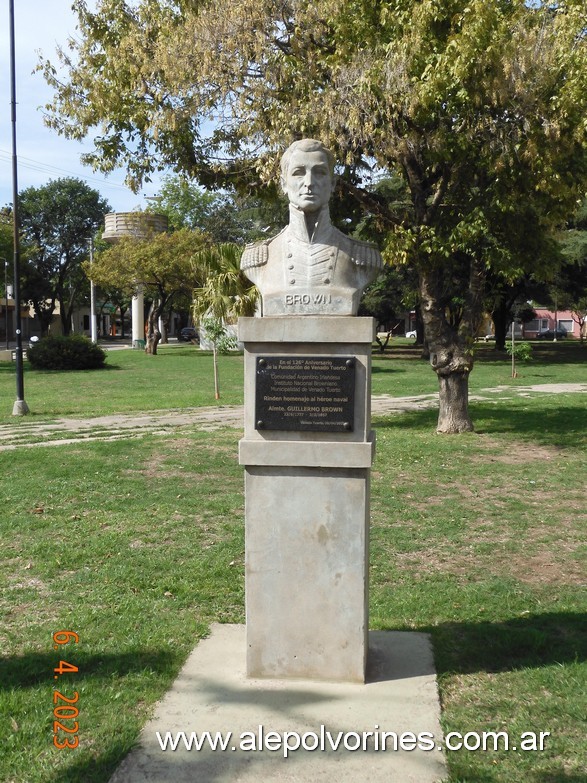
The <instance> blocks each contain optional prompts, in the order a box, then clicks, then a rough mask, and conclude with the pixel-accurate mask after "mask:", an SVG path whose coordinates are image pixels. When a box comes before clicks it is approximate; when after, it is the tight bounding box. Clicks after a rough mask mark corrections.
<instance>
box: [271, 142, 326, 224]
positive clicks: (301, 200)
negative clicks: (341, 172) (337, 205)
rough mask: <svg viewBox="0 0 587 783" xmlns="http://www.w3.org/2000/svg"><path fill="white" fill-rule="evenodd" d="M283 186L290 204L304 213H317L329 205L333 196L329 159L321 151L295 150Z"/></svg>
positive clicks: (283, 179)
mask: <svg viewBox="0 0 587 783" xmlns="http://www.w3.org/2000/svg"><path fill="white" fill-rule="evenodd" d="M281 184H282V187H283V190H284V192H285V193H286V194H287V197H288V198H289V201H290V204H293V205H294V207H296V208H297V209H299V210H300V211H302V212H317V211H318V210H320V209H322V207H324V206H326V204H328V202H329V200H330V196H331V194H332V186H333V182H332V176H331V174H330V169H329V167H328V158H327V157H326V155H325V154H324V153H323V152H321V151H320V150H316V151H314V152H305V151H304V150H294V151H293V152H292V155H291V157H290V159H289V163H288V166H287V172H286V174H285V177H282V180H281Z"/></svg>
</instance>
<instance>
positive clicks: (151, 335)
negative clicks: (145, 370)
mask: <svg viewBox="0 0 587 783" xmlns="http://www.w3.org/2000/svg"><path fill="white" fill-rule="evenodd" d="M160 311H161V308H160V307H157V306H156V305H155V302H154V301H153V302H151V307H150V308H149V316H148V319H147V324H148V327H147V339H146V342H145V353H148V354H151V355H152V356H155V355H156V353H157V346H158V345H159V341H160V340H161V332H160V331H159V313H160Z"/></svg>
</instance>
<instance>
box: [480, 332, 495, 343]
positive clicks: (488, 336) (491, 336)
mask: <svg viewBox="0 0 587 783" xmlns="http://www.w3.org/2000/svg"><path fill="white" fill-rule="evenodd" d="M483 339H484V340H485V342H486V343H488V342H489V341H490V340H495V335H494V334H486V335H485V337H484V338H483Z"/></svg>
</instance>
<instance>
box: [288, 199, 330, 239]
mask: <svg viewBox="0 0 587 783" xmlns="http://www.w3.org/2000/svg"><path fill="white" fill-rule="evenodd" d="M313 217H314V219H315V222H314V230H313V231H312V233H311V235H310V236H309V235H308V227H307V224H306V216H305V214H304V212H302V211H301V210H300V209H296V207H294V205H293V204H290V205H289V230H290V232H291V233H292V234H293V235H294V237H295V238H296V239H300V240H301V241H302V242H308V243H315V244H320V243H323V242H324V241H325V240H327V239H328V237H329V236H330V231H331V229H332V223H331V222H330V210H329V209H328V204H327V205H326V206H325V207H322V209H321V210H320V211H319V212H317V213H315V214H314V216H313Z"/></svg>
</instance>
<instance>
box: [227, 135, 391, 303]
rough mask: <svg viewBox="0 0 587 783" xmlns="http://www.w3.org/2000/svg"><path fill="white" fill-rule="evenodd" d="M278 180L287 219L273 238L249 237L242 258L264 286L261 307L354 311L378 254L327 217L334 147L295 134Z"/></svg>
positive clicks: (247, 271)
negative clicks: (286, 203) (253, 239)
mask: <svg viewBox="0 0 587 783" xmlns="http://www.w3.org/2000/svg"><path fill="white" fill-rule="evenodd" d="M281 187H282V188H283V191H284V193H285V194H286V195H287V197H288V199H289V216H290V217H289V220H290V222H289V225H288V226H286V228H284V229H283V231H282V232H281V233H280V234H278V235H277V236H276V237H273V239H267V240H264V241H261V242H255V243H254V244H251V245H247V246H246V248H245V251H244V253H243V255H242V259H241V269H242V270H243V272H244V273H245V275H246V276H247V277H248V278H249V280H251V282H253V283H255V285H256V286H257V288H258V289H259V292H260V294H261V300H262V315H263V316H282V315H356V314H357V310H358V307H359V300H360V297H361V293H362V292H363V290H364V289H365V288H366V286H367V285H368V284H369V283H370V282H371V281H372V280H373V279H374V278H375V277H376V276H377V274H378V272H379V270H380V269H381V266H382V262H381V255H380V253H379V250H378V249H377V248H376V247H375V246H374V245H371V244H369V243H367V242H360V241H358V240H356V239H352V238H351V237H348V236H346V235H345V234H343V233H342V232H341V231H339V230H338V229H337V228H335V227H334V226H333V225H332V223H331V222H330V213H329V210H328V202H329V201H330V196H331V194H332V190H333V187H334V159H333V156H332V154H331V152H330V151H329V150H327V149H326V148H325V147H324V145H323V144H322V143H321V142H319V141H316V140H314V139H302V140H301V141H296V142H294V143H293V144H292V145H291V146H290V147H288V149H287V150H286V151H285V153H284V154H283V157H282V159H281Z"/></svg>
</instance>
